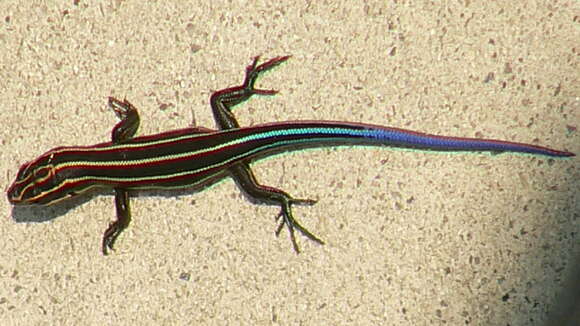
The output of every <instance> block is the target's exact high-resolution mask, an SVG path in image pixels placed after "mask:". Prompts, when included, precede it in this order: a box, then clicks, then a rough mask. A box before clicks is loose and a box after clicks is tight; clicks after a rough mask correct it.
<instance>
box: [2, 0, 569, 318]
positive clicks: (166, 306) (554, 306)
mask: <svg viewBox="0 0 580 326" xmlns="http://www.w3.org/2000/svg"><path fill="white" fill-rule="evenodd" d="M199 2H201V1H174V2H170V1H158V2H153V1H151V2H144V1H133V0H127V1H121V0H117V1H99V2H97V1H90V2H89V1H83V0H81V1H72V0H70V1H58V2H57V1H31V2H30V3H33V4H23V3H22V2H21V1H11V0H4V1H1V2H0V106H1V109H0V121H2V128H1V130H0V140H1V144H2V145H1V146H2V150H1V151H0V170H1V171H2V175H3V176H4V177H3V178H2V183H3V185H4V186H3V188H4V189H5V188H6V187H8V186H9V184H10V183H11V182H12V179H13V178H14V177H15V173H16V171H17V170H18V167H19V166H20V164H22V163H24V162H25V161H27V160H31V159H33V158H34V157H36V156H37V155H39V154H41V153H42V152H44V151H46V150H48V149H50V148H52V147H56V146H61V145H80V144H86V145H89V144H93V143H97V142H102V141H106V140H108V139H109V137H110V130H111V128H112V126H113V125H114V124H115V122H116V120H115V116H114V114H113V113H112V112H110V110H109V109H108V108H107V107H106V101H107V97H108V96H116V97H119V98H124V97H126V98H127V99H129V100H130V101H131V102H132V103H134V104H135V105H136V106H137V107H138V108H139V109H140V113H141V117H142V126H141V130H140V133H141V134H151V133H156V132H161V131H166V130H171V129H175V128H181V127H186V126H188V125H190V124H191V123H192V116H194V117H195V121H196V123H197V124H198V125H202V126H207V127H213V126H214V123H213V120H212V116H211V110H210V107H209V104H208V98H209V95H210V93H211V92H212V91H215V90H218V89H221V88H224V87H227V86H232V85H236V84H239V83H240V82H241V80H242V78H243V71H244V68H245V66H246V65H247V64H248V63H249V62H250V61H251V58H252V57H253V56H255V55H262V56H263V57H264V58H270V57H273V56H277V55H284V54H292V55H293V58H292V59H291V60H290V61H288V62H287V63H286V64H284V65H283V66H281V67H279V68H278V69H276V70H275V71H273V72H272V73H270V74H268V75H267V76H265V77H264V78H263V79H261V80H260V81H259V84H260V86H261V87H263V88H274V89H278V90H280V94H279V95H278V96H276V97H274V98H267V99H266V98H256V99H253V100H252V101H251V102H250V103H248V104H246V105H244V106H243V107H240V108H239V109H238V110H237V111H236V113H237V114H238V116H239V118H240V122H241V123H242V124H244V125H251V124H257V123H262V122H270V121H283V120H300V119H325V120H346V121H358V122H368V123H374V124H383V125H389V126H396V127H402V128H409V129H415V130H420V131H425V132H431V133H440V134H448V135H455V136H468V137H488V138H498V139H505V140H512V141H520V142H530V143H534V144H540V145H547V146H551V147H553V148H557V149H567V150H569V151H573V152H576V153H579V152H580V146H579V144H580V134H579V133H578V131H577V128H578V127H579V122H580V100H579V96H580V82H579V79H580V77H579V75H580V73H579V71H580V67H579V62H580V60H579V58H580V47H579V45H578V39H580V32H579V31H580V26H579V24H580V18H579V17H580V16H579V14H578V13H579V12H580V6H579V5H578V2H577V1H573V0H572V1H519V2H515V3H512V2H499V3H495V2H493V3H490V2H487V1H461V2H456V1H448V2H445V5H440V4H435V3H437V2H429V1H332V2H331V1H283V2H282V3H279V2H278V1H276V2H275V1H271V2H265V1H211V2H210V1H207V3H211V5H199V4H197V3H199ZM93 3H95V4H93ZM330 3H333V4H330ZM253 166H254V170H255V172H256V174H257V175H258V177H259V179H260V181H261V182H262V183H264V184H268V185H272V186H276V187H280V188H282V189H285V190H287V191H288V192H290V193H291V194H293V195H295V196H296V197H310V198H316V199H318V200H319V202H318V204H317V205H315V206H313V207H297V208H296V209H295V214H296V216H297V217H298V218H299V219H300V220H301V221H303V223H304V224H305V225H306V226H307V227H308V228H310V229H311V230H312V231H313V232H315V233H316V234H317V235H319V236H320V237H321V238H323V239H324V240H325V241H326V242H327V245H325V246H317V245H315V244H313V243H311V242H309V241H307V240H306V239H303V238H299V243H300V245H301V247H302V249H303V253H302V254H301V255H298V256H297V255H295V254H294V253H293V252H292V250H291V244H290V241H289V240H288V237H287V234H286V233H284V232H283V233H282V235H281V236H280V238H279V239H277V238H276V237H275V236H274V230H275V228H276V223H275V221H274V216H275V215H276V213H277V209H276V208H274V207H267V206H254V205H252V204H250V203H248V202H247V201H246V200H245V198H244V197H243V196H242V195H241V194H240V192H239V191H238V189H237V188H236V187H235V185H234V184H233V182H232V181H231V180H228V181H226V182H222V183H220V184H218V185H217V186H215V187H212V188H210V189H208V190H207V191H204V192H200V193H185V194H181V195H180V196H177V197H172V196H169V197H159V196H141V197H139V198H136V199H134V200H133V216H134V220H133V223H132V225H131V227H130V228H129V230H128V231H127V232H125V233H124V234H123V235H122V236H121V238H120V239H119V242H118V244H117V245H118V249H117V251H116V252H115V253H114V254H113V255H111V256H109V257H106V258H105V257H103V256H102V255H101V254H100V251H99V250H100V247H99V246H100V241H101V235H102V232H103V231H104V229H105V228H106V227H107V225H108V223H109V222H110V221H111V220H112V219H113V218H114V214H115V213H114V208H113V202H112V196H98V197H96V198H92V200H89V199H86V200H83V201H81V202H80V203H79V202H75V203H64V204H63V205H60V206H57V207H48V208H43V209H28V208H24V209H21V208H20V209H13V208H12V207H11V206H10V205H9V203H8V202H7V201H6V200H3V201H0V209H1V210H2V211H3V212H4V215H5V218H4V219H2V222H0V235H1V236H2V239H1V240H0V280H1V281H0V324H2V325H57V324H61V325H73V324H75V325H76V324H81V323H82V324H87V325H106V324H110V325H113V324H115V325H123V324H125V325H135V324H143V325H153V324H154V325H161V324H166V325H169V324H176V325H178V324H182V325H185V324H198V325H199V324H208V325H225V324H230V325H235V324H247V325H271V324H274V325H278V324H279V325H345V324H350V325H371V324H375V325H378V324H383V325H443V324H446V325H511V326H514V325H549V324H551V325H555V324H559V325H560V324H566V323H568V324H569V325H572V324H574V318H576V322H577V321H578V318H579V316H578V311H580V308H579V307H578V306H579V303H578V302H579V299H578V293H580V291H579V288H580V282H579V280H578V278H577V277H576V279H574V278H573V277H572V275H579V274H580V271H579V270H578V266H579V265H580V248H579V245H578V243H579V238H578V237H579V233H580V206H579V203H580V194H579V190H578V189H580V183H579V182H580V172H579V171H580V164H579V161H578V158H577V157H576V158H572V159H568V160H551V159H547V158H544V157H532V156H522V155H497V156H492V155H487V154H461V155H458V154H435V153H426V152H413V151H400V150H390V149H376V148H374V149H373V148H357V149H352V148H341V149H329V150H317V151H307V152H301V153H295V154H292V155H286V156H278V157H275V158H272V159H269V160H265V161H262V162H259V163H256V164H254V165H253ZM25 221H28V222H25ZM30 221H36V222H37V223H34V222H30ZM574 311H576V316H573V312H574ZM576 325H577V324H576Z"/></svg>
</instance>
